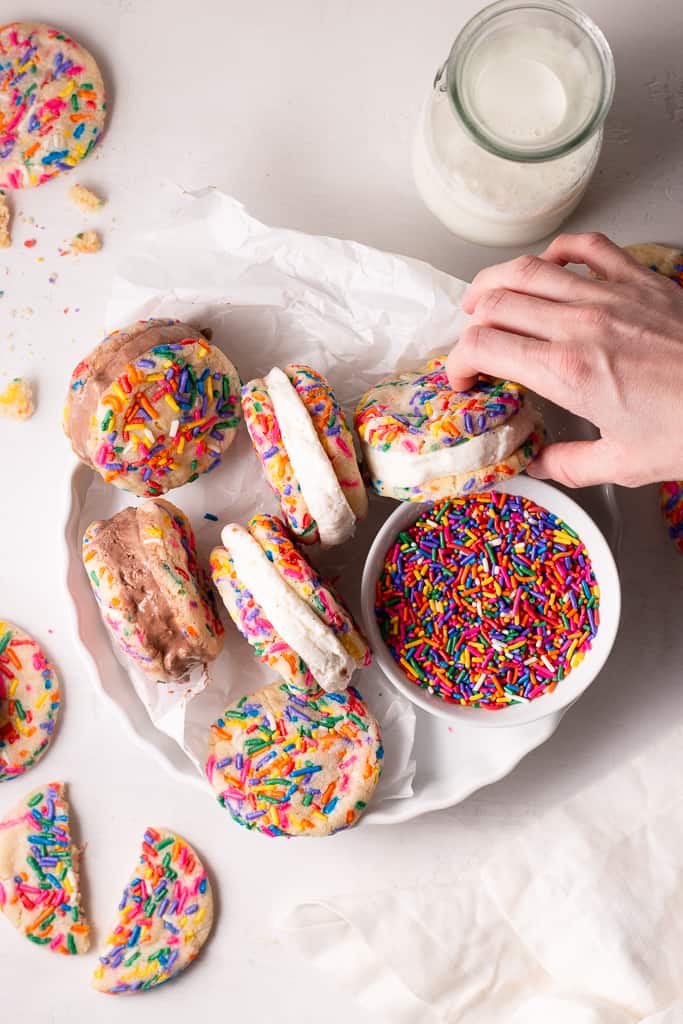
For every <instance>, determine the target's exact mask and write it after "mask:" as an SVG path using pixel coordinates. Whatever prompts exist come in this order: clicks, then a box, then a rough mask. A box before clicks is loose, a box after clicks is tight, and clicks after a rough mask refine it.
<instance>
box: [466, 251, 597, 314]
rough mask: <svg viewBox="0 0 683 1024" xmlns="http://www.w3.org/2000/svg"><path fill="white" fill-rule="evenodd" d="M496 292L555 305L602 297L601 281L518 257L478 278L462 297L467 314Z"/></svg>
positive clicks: (540, 260) (529, 258)
mask: <svg viewBox="0 0 683 1024" xmlns="http://www.w3.org/2000/svg"><path fill="white" fill-rule="evenodd" d="M493 288H508V289H510V290H511V291H514V292H523V293H524V294H525V295H535V296H536V297H537V298H539V299H551V300H552V301H554V302H579V301H580V300H581V299H587V300H591V299H594V298H596V297H597V295H598V294H600V293H601V287H600V285H599V284H598V282H597V281H590V280H587V279H586V278H585V277H579V275H578V274H575V273H574V272H573V271H571V270H565V269H564V267H561V266H558V265H557V263H556V262H552V263H551V262H548V260H545V259H542V258H541V257H539V256H518V257H517V259H514V260H510V261H509V262H507V263H498V264H497V265H496V266H494V267H487V268H486V269H485V270H482V271H480V272H479V273H478V274H477V276H476V277H475V278H474V280H473V281H472V284H471V285H470V286H469V288H468V289H467V291H466V292H465V294H464V295H463V297H462V300H461V306H462V308H463V309H464V311H465V312H466V313H473V312H474V310H475V308H476V306H477V302H478V301H479V299H480V297H481V295H482V294H483V293H484V292H487V291H491V289H493Z"/></svg>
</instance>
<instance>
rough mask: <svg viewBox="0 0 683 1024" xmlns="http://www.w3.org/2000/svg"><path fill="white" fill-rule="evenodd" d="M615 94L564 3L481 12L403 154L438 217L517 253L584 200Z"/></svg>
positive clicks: (600, 40)
mask: <svg viewBox="0 0 683 1024" xmlns="http://www.w3.org/2000/svg"><path fill="white" fill-rule="evenodd" d="M613 94H614V61H613V58H612V53H611V51H610V48H609V45H608V43H607V40H606V39H605V37H604V35H603V34H602V32H601V31H600V29H599V28H598V27H597V25H594V24H593V22H592V21H591V20H590V19H589V18H588V17H587V16H586V15H585V14H584V13H583V12H582V11H579V10H577V9H576V8H575V7H572V6H571V4H568V3H565V2H563V0H538V2H535V0H529V2H527V3H523V4H520V3H512V2H509V0H502V2H499V3H494V4H491V6H490V7H486V8H485V9H484V10H483V11H481V12H480V13H479V14H477V15H476V16H475V17H474V18H472V20H471V21H469V22H468V23H467V25H466V26H465V28H464V29H463V30H462V32H461V33H460V35H459V36H458V38H457V39H456V40H455V43H454V44H453V48H452V50H451V52H450V56H449V57H448V60H447V61H446V63H445V64H444V65H443V66H442V67H441V68H440V69H439V71H438V72H437V75H436V79H435V81H434V87H433V89H432V90H431V92H430V94H429V97H428V99H427V102H426V104H425V106H424V108H423V110H422V114H421V118H420V123H419V126H418V130H417V134H416V138H415V145H414V151H413V170H414V174H415V181H416V184H417V187H418V190H419V192H420V194H421V195H422V198H423V199H424V201H425V203H426V204H427V206H428V207H429V208H430V210H431V211H432V213H434V214H435V215H436V216H437V217H438V218H439V220H441V221H442V222H443V223H444V224H445V225H446V226H447V227H448V228H450V229H451V231H454V232H455V233H456V234H457V235H460V236H462V237H463V238H467V239H469V240H470V241H473V242H480V243H482V244H484V245H528V244H529V243H531V242H535V241H537V240H538V239H539V238H543V237H544V236H545V235H548V234H550V233H551V232H552V231H554V230H555V229H556V228H557V227H558V225H559V224H561V223H562V221H563V220H564V219H565V218H566V217H568V216H569V214H570V213H571V212H572V210H573V209H574V208H575V207H576V205H577V204H578V202H579V200H580V199H581V196H582V195H583V193H584V191H585V189H586V186H587V184H588V181H589V179H590V177H591V174H592V173H593V170H594V168H595V165H596V163H597V159H598V156H599V153H600V147H601V145H602V124H603V121H604V119H605V116H606V115H607V112H608V110H609V108H610V105H611V103H612V97H613Z"/></svg>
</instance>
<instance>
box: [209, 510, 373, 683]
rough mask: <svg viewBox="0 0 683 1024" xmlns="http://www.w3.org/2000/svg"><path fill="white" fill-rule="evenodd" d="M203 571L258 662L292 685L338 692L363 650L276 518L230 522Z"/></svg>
mask: <svg viewBox="0 0 683 1024" xmlns="http://www.w3.org/2000/svg"><path fill="white" fill-rule="evenodd" d="M221 539H222V541H223V544H224V545H225V546H224V547H218V548H215V549H214V550H213V551H212V552H211V571H212V575H213V580H214V583H215V584H216V587H217V588H218V592H219V593H220V595H221V597H222V598H223V601H224V603H225V606H226V608H227V609H228V612H229V613H230V617H231V619H232V620H233V622H234V623H235V625H236V626H237V628H238V629H239V631H240V633H241V634H242V636H244V637H245V638H246V639H247V640H248V641H249V643H250V644H251V645H252V647H253V648H254V650H255V652H256V654H257V655H258V657H259V658H260V659H261V661H262V662H264V664H266V665H268V666H269V667H270V668H272V669H273V670H274V671H275V672H278V673H279V674H280V675H281V676H282V678H283V679H284V680H285V682H286V683H287V685H288V686H290V687H292V688H294V689H297V690H308V689H317V688H318V687H319V686H320V687H322V688H323V689H324V690H329V691H331V690H343V689H344V688H345V687H346V686H348V684H349V682H350V680H351V676H352V674H353V672H354V671H355V670H356V668H358V667H359V666H362V665H367V664H369V662H370V657H371V656H370V650H369V648H368V645H367V642H366V641H365V638H364V637H363V636H362V634H361V633H360V631H359V630H358V628H357V626H356V625H355V623H354V621H353V619H352V618H351V615H350V613H349V612H348V610H347V609H346V607H345V606H344V604H343V602H342V600H341V598H340V597H339V595H338V594H336V592H335V591H334V589H333V588H332V586H331V584H330V583H328V582H327V581H326V580H324V579H323V577H322V576H320V575H319V574H318V573H317V572H316V571H315V569H313V567H312V566H311V565H310V564H309V562H308V561H307V560H306V559H305V558H304V556H303V555H302V553H301V552H300V551H299V550H298V549H297V548H296V547H295V545H294V544H293V543H292V542H291V540H290V539H289V537H288V535H287V530H286V528H285V525H284V523H283V522H282V521H281V520H280V519H278V518H277V517H276V516H266V515H257V516H254V517H253V518H252V519H251V520H250V521H249V524H248V528H247V529H246V530H245V529H244V528H243V527H241V526H238V525H236V524H235V523H231V524H230V525H228V526H226V527H225V528H224V530H223V532H222V534H221Z"/></svg>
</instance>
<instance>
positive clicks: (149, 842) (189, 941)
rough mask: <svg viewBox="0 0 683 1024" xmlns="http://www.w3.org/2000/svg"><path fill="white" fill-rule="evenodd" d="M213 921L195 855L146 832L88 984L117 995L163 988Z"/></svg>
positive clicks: (173, 838) (164, 833)
mask: <svg viewBox="0 0 683 1024" xmlns="http://www.w3.org/2000/svg"><path fill="white" fill-rule="evenodd" d="M212 921H213V896H212V894H211V886H210V884H209V879H208V878H207V875H206V871H205V870H204V865H203V864H202V862H201V861H200V859H199V857H198V856H197V854H196V853H195V852H194V850H193V849H192V847H191V846H190V844H189V843H186V842H185V840H184V839H181V838H180V836H177V835H175V833H174V832H169V831H168V830H167V829H154V828H148V829H147V831H146V832H145V835H144V839H143V842H142V852H141V853H140V858H139V861H138V864H137V865H136V867H135V868H134V870H133V873H132V874H131V876H130V879H129V881H128V884H127V885H126V888H125V890H124V893H123V898H122V900H121V902H120V903H119V912H118V918H117V920H116V924H115V925H114V927H113V928H112V930H111V932H110V934H109V937H108V939H107V946H106V949H105V951H104V953H103V954H102V956H101V957H100V962H99V965H98V966H97V967H96V968H95V973H94V976H93V985H94V986H95V988H96V989H98V990H99V991H100V992H107V993H109V994H110V995H116V996H118V995H132V994H133V993H135V992H145V991H147V989H150V988H154V987H155V986H156V985H163V983H164V982H165V981H170V979H171V978H173V977H175V975H176V974H179V973H180V972H181V971H182V970H184V969H185V968H186V967H187V966H188V964H191V963H192V961H193V960H194V959H195V958H196V956H197V954H198V953H199V950H200V949H201V948H202V946H203V945H204V943H205V942H206V940H207V938H208V936H209V932H210V931H211V924H212Z"/></svg>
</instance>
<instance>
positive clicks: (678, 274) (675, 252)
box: [624, 242, 683, 554]
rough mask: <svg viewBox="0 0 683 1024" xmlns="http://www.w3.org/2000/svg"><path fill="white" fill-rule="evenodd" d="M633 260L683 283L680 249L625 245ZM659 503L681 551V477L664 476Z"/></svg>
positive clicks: (649, 243)
mask: <svg viewBox="0 0 683 1024" xmlns="http://www.w3.org/2000/svg"><path fill="white" fill-rule="evenodd" d="M624 249H625V250H626V252H628V253H630V254H631V256H633V258H634V260H637V261H638V263H642V264H643V266H645V267H649V268H650V270H654V271H656V272H657V273H658V274H662V276H663V277H668V278H670V279H671V280H672V281H675V282H676V283H677V284H679V285H681V287H683V251H681V249H672V248H671V247H670V246H668V245H658V244H657V243H656V242H641V243H638V244H636V245H625V246H624ZM659 505H660V508H661V510H662V515H663V516H664V519H665V521H666V523H667V525H668V527H669V536H670V537H671V539H672V540H673V542H674V544H675V545H676V547H677V548H678V550H679V551H680V552H681V553H682V554H683V480H667V481H666V482H665V483H663V484H661V485H660V488H659Z"/></svg>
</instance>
